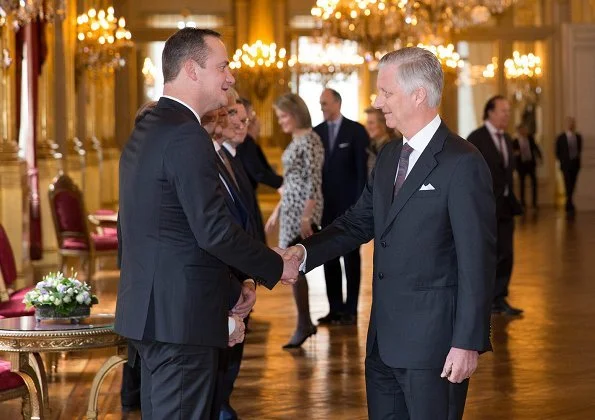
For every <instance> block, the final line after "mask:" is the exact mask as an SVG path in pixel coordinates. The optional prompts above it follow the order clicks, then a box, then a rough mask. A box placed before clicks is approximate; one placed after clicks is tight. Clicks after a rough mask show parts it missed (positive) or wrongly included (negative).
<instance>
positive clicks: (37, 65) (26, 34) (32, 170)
mask: <svg viewBox="0 0 595 420" xmlns="http://www.w3.org/2000/svg"><path fill="white" fill-rule="evenodd" d="M25 45H26V46H27V58H28V60H27V62H26V63H27V81H26V82H27V86H28V89H27V102H28V104H29V106H28V108H27V115H26V116H25V117H26V118H25V120H24V121H23V123H24V124H27V126H28V130H27V133H28V135H27V138H26V139H25V141H26V147H25V150H26V154H25V160H26V161H27V175H28V178H29V193H30V195H29V217H30V220H29V255H30V258H31V259H32V260H40V259H41V258H42V238H41V209H40V200H39V175H38V169H37V153H36V152H37V151H36V148H37V113H38V110H39V76H40V75H41V70H42V67H43V63H44V61H45V58H46V55H47V44H46V39H45V22H43V21H41V20H39V19H36V20H35V21H32V22H31V23H29V24H27V25H25V26H24V27H22V28H21V29H20V30H19V31H18V33H17V36H16V48H15V51H16V52H17V53H16V70H17V77H16V84H17V85H16V92H17V95H16V96H17V113H16V115H17V132H18V131H19V130H20V124H21V97H22V96H21V95H22V91H21V83H22V76H23V74H22V63H23V46H25Z"/></svg>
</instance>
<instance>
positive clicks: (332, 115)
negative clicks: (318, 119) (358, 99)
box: [320, 88, 341, 121]
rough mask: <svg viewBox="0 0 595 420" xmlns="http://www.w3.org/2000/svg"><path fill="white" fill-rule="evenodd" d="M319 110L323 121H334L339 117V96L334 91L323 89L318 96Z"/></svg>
mask: <svg viewBox="0 0 595 420" xmlns="http://www.w3.org/2000/svg"><path fill="white" fill-rule="evenodd" d="M320 109H321V110H322V115H323V117H324V120H325V121H335V120H336V119H337V118H339V115H341V95H339V92H337V91H336V90H334V89H328V88H327V89H325V90H323V91H322V94H321V95H320Z"/></svg>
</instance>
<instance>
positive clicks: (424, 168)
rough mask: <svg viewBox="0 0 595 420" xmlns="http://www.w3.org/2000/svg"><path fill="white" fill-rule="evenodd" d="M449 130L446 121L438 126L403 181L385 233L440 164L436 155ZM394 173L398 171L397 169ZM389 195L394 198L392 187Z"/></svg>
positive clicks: (389, 215)
mask: <svg viewBox="0 0 595 420" xmlns="http://www.w3.org/2000/svg"><path fill="white" fill-rule="evenodd" d="M448 132H449V131H448V128H447V127H446V125H445V124H444V123H442V124H440V127H438V130H437V131H436V133H435V134H434V136H433V137H432V140H430V143H428V146H427V147H426V149H425V150H424V151H423V153H422V154H421V156H420V157H419V159H418V160H417V162H416V163H415V166H414V167H413V169H412V170H411V172H410V173H409V175H408V176H407V178H406V179H405V182H404V183H403V186H402V187H401V190H400V191H399V193H398V194H397V196H396V197H395V199H394V201H393V203H392V205H391V206H390V209H389V211H388V215H387V217H386V219H385V222H384V226H383V228H382V232H383V233H382V234H383V235H384V233H385V232H386V230H387V229H388V227H389V226H390V224H391V223H392V221H393V220H394V219H395V218H396V217H397V215H398V214H399V213H400V212H401V210H402V209H403V207H404V206H405V204H407V202H408V201H409V199H410V198H411V196H412V195H413V194H414V193H415V192H416V191H417V190H419V188H420V187H421V185H422V183H423V181H424V180H425V179H426V178H427V177H428V175H430V173H431V172H432V171H433V170H434V168H435V167H436V165H438V162H437V161H436V157H435V155H436V154H437V153H438V152H440V151H441V150H442V147H443V146H444V141H445V140H446V137H447V135H448ZM400 150H401V148H400V147H399V154H400ZM398 156H399V155H397V158H398ZM395 166H396V165H395ZM394 173H396V169H395V172H394ZM393 181H394V177H393ZM389 197H390V198H392V188H391V191H390V193H389ZM390 198H389V199H390Z"/></svg>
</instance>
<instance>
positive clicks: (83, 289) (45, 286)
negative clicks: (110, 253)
mask: <svg viewBox="0 0 595 420" xmlns="http://www.w3.org/2000/svg"><path fill="white" fill-rule="evenodd" d="M23 303H24V304H25V305H26V306H27V308H30V307H32V306H34V307H35V308H39V307H52V308H54V310H55V311H56V313H58V314H61V315H65V316H67V315H68V314H69V313H71V312H72V310H73V309H74V308H75V307H77V306H92V305H94V304H96V303H98V300H97V296H95V295H93V294H91V286H89V285H88V284H87V283H85V282H81V281H80V280H77V278H76V273H74V274H73V275H71V276H70V277H66V276H64V274H62V273H61V272H57V273H49V274H48V275H46V276H44V278H43V280H42V281H40V282H39V283H37V284H36V285H35V289H32V290H30V291H29V292H27V294H26V295H25V298H24V299H23Z"/></svg>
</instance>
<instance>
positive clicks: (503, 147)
mask: <svg viewBox="0 0 595 420" xmlns="http://www.w3.org/2000/svg"><path fill="white" fill-rule="evenodd" d="M483 119H484V125H482V126H481V127H479V128H478V129H477V130H475V131H473V132H472V133H471V134H469V137H468V139H467V140H469V142H471V144H473V145H474V146H475V147H477V148H478V149H479V151H480V152H481V154H482V155H483V157H484V159H485V161H486V162H487V164H488V167H489V168H490V172H491V174H492V184H493V191H494V197H495V198H496V218H497V220H498V241H497V242H498V267H497V270H496V283H495V287H494V296H493V302H492V313H496V314H505V315H520V314H521V313H522V312H523V310H522V309H518V308H514V307H512V306H511V305H510V304H509V303H508V300H507V297H508V286H509V284H510V278H511V276H512V267H513V263H514V250H513V237H514V216H515V215H518V214H520V213H521V212H522V209H521V206H520V204H519V203H518V201H517V199H516V197H515V195H514V189H513V185H512V172H513V168H514V159H513V154H512V140H511V138H510V136H509V135H508V133H506V132H505V130H506V128H507V127H508V121H509V120H510V104H509V103H508V100H507V99H506V98H505V97H503V96H502V95H496V96H493V97H492V98H490V99H489V100H488V101H487V102H486V104H485V107H484V113H483Z"/></svg>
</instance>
